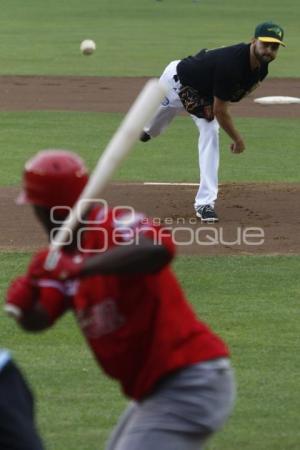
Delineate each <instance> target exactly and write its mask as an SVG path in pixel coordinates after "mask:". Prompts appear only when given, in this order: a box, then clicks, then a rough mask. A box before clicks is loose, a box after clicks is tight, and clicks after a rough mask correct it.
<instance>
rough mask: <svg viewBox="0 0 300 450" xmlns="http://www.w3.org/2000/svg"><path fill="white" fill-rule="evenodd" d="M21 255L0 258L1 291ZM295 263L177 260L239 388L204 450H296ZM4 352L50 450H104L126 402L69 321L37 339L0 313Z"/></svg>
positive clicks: (19, 266) (18, 268) (299, 284)
mask: <svg viewBox="0 0 300 450" xmlns="http://www.w3.org/2000/svg"><path fill="white" fill-rule="evenodd" d="M28 258H29V255H27V254H15V255H13V254H3V253H2V254H0V265H1V267H3V271H2V272H1V273H0V287H1V291H2V293H4V291H5V289H6V286H7V283H8V280H9V279H10V278H11V277H12V276H13V275H16V273H21V272H22V270H23V268H24V267H25V265H26V263H27V261H28ZM299 266H300V257H276V258H275V257H246V256H245V257H219V258H212V257H205V258H200V257H197V258H189V257H181V258H180V259H178V260H177V261H176V263H175V265H174V268H175V270H176V272H177V274H178V276H179V278H180V279H181V281H182V284H183V287H184V289H185V291H186V292H187V294H188V297H189V299H190V301H191V303H192V304H193V305H194V308H195V309H196V311H197V313H198V314H199V316H200V317H201V318H202V319H204V320H205V321H207V322H208V323H209V324H210V325H211V326H212V327H213V328H214V329H215V331H217V332H218V333H219V334H220V335H221V336H223V337H224V338H225V340H226V341H227V343H228V344H229V346H230V348H231V351H232V359H233V364H234V366H235V370H236V376H237V381H238V400H237V404H236V408H235V411H234V414H233V417H232V418H231V420H230V422H229V423H228V425H227V426H226V429H225V430H224V431H223V432H222V433H220V434H219V435H218V436H217V437H216V438H215V439H214V440H213V441H212V442H211V444H210V445H209V447H208V449H209V450H217V449H221V448H222V449H223V450H240V449H241V448H243V449H244V450H253V449H256V450H296V449H297V448H298V447H297V445H298V443H299V438H300V436H299V426H298V402H297V398H298V397H297V390H298V388H299V377H298V374H299V370H300V362H299V357H298V353H299V352H298V349H299V332H298V331H297V330H299V325H298V317H299V302H298V299H299V294H300V281H299V277H298V274H299ZM0 329H1V344H2V343H5V345H6V346H8V347H10V348H11V349H12V350H13V352H14V355H15V357H16V359H17V360H18V362H19V363H20V365H21V366H22V367H23V369H24V370H25V372H26V374H27V376H28V379H29V380H30V382H31V384H32V385H33V386H34V389H35V391H36V394H37V398H38V413H39V423H40V427H41V431H42V433H43V436H44V437H45V440H46V443H47V449H48V450H66V449H73V448H78V449H81V450H93V449H95V450H96V449H99V448H103V442H104V440H105V438H106V437H107V435H108V433H109V430H110V429H111V427H112V426H113V425H114V423H115V422H116V420H117V417H118V415H119V413H120V412H121V410H122V409H123V407H124V406H125V400H124V399H123V398H122V396H121V395H120V393H119V389H118V386H117V385H116V384H115V383H114V382H112V381H109V380H107V379H106V378H105V377H104V376H102V375H101V374H100V372H99V369H98V368H97V366H96V364H95V363H94V361H93V359H92V357H91V355H90V354H89V351H88V350H87V348H86V345H85V342H84V340H83V338H82V337H81V335H80V334H79V331H78V329H77V327H76V325H75V323H74V320H73V318H72V316H71V315H67V316H66V317H64V318H62V319H61V321H60V322H59V323H58V324H57V325H56V326H55V328H53V329H52V330H49V331H47V332H46V333H43V334H41V335H39V336H37V335H30V334H27V335H26V336H25V335H24V333H23V332H22V331H20V330H18V329H17V327H16V325H15V324H14V323H13V322H11V321H10V319H8V318H6V317H4V315H3V312H2V311H1V312H0Z"/></svg>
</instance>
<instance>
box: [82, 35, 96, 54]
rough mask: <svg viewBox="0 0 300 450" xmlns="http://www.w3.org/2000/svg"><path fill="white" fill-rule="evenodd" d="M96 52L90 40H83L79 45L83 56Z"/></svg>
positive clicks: (94, 45)
mask: <svg viewBox="0 0 300 450" xmlns="http://www.w3.org/2000/svg"><path fill="white" fill-rule="evenodd" d="M95 50H96V44H95V42H94V41H92V40H91V39H85V40H84V41H82V42H81V44H80V51H81V53H82V54H83V55H91V54H92V53H94V51H95Z"/></svg>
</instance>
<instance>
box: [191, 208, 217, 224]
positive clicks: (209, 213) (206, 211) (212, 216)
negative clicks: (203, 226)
mask: <svg viewBox="0 0 300 450" xmlns="http://www.w3.org/2000/svg"><path fill="white" fill-rule="evenodd" d="M196 216H197V217H199V218H200V219H201V222H206V223H215V222H219V218H218V216H217V214H216V211H215V210H214V208H213V206H211V205H201V206H198V207H197V208H196Z"/></svg>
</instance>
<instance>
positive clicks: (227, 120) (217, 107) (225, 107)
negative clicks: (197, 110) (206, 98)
mask: <svg viewBox="0 0 300 450" xmlns="http://www.w3.org/2000/svg"><path fill="white" fill-rule="evenodd" d="M214 115H215V117H216V119H217V121H218V123H219V125H220V127H221V128H223V130H224V131H225V132H226V133H227V134H228V136H229V137H231V139H232V140H233V143H232V144H231V146H230V148H231V151H232V152H233V153H242V152H243V151H244V150H245V143H244V140H243V138H242V136H241V135H240V133H239V131H238V130H237V129H236V127H235V125H234V123H233V119H232V117H231V115H230V113H229V102H227V101H224V100H221V99H219V98H218V97H214Z"/></svg>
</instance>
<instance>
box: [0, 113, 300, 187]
mask: <svg viewBox="0 0 300 450" xmlns="http://www.w3.org/2000/svg"><path fill="white" fill-rule="evenodd" d="M0 120H1V134H0V158H1V165H0V179H1V184H2V185H17V184H19V183H20V181H21V172H22V169H23V165H24V163H25V161H26V160H27V159H28V158H29V157H30V156H31V155H33V154H34V153H36V151H38V150H40V149H45V148H66V149H71V150H74V151H76V152H78V153H80V154H81V155H82V156H83V157H84V159H85V160H86V161H87V164H88V166H89V167H90V168H91V169H92V168H94V167H95V164H96V162H97V160H98V158H99V155H100V154H101V152H102V151H103V149H104V148H105V146H106V144H107V143H108V141H109V139H110V138H111V136H112V135H113V133H114V132H115V130H116V129H117V127H118V126H119V124H120V122H121V120H122V115H121V114H98V113H79V112H74V113H73V112H72V113H69V112H59V113H58V112H24V113H1V114H0ZM236 122H237V125H238V127H239V128H240V130H241V132H242V133H243V134H244V136H245V139H246V143H247V151H246V152H245V153H244V154H242V155H232V153H231V152H230V151H229V142H230V141H229V139H228V138H227V136H226V135H225V134H224V133H223V132H222V133H221V143H222V145H221V166H220V181H221V182H230V181H234V182H243V181H252V182H262V181H274V182H277V181H278V182H299V180H300V174H299V149H298V144H297V143H298V142H299V141H300V129H299V121H298V119H294V120H290V119H289V120H285V119H261V118H259V119H254V118H247V119H237V120H236ZM197 135H198V132H197V129H196V127H195V125H194V124H193V122H192V120H190V119H189V117H178V118H176V119H175V120H174V123H173V124H172V125H171V126H170V128H169V129H168V130H167V131H166V132H165V134H164V135H162V136H160V137H158V138H157V139H154V140H153V141H151V142H148V143H146V144H142V143H139V144H137V145H136V147H135V149H134V151H133V152H132V153H131V155H130V157H129V158H128V160H127V161H126V162H125V164H124V165H122V167H121V168H120V169H119V170H118V172H117V173H116V177H115V178H116V179H122V180H135V181H189V182H198V177H199V175H198V171H199V169H198V150H197V139H198V138H197Z"/></svg>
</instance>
